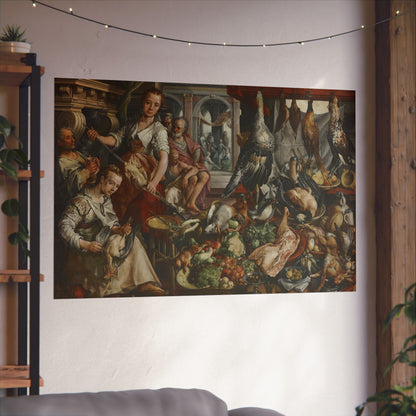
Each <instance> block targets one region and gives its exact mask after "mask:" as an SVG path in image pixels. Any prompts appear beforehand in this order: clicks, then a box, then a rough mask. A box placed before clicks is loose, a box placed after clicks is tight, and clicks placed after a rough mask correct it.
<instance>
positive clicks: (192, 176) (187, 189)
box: [165, 147, 199, 210]
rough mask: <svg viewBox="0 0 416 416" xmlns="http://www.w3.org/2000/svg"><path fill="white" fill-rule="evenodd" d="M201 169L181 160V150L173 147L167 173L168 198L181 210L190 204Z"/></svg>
mask: <svg viewBox="0 0 416 416" xmlns="http://www.w3.org/2000/svg"><path fill="white" fill-rule="evenodd" d="M198 172H199V169H198V168H197V167H196V166H191V165H188V164H187V163H185V162H182V161H181V160H179V152H178V151H177V150H176V149H174V148H172V147H171V149H170V153H169V165H168V169H167V170H166V174H165V187H166V200H167V201H168V202H169V203H171V204H173V205H175V206H176V207H177V208H178V209H179V210H183V208H184V207H186V206H188V203H189V200H190V197H191V195H192V191H193V189H194V187H195V184H196V183H197V182H198V177H197V176H196V175H197V173H198Z"/></svg>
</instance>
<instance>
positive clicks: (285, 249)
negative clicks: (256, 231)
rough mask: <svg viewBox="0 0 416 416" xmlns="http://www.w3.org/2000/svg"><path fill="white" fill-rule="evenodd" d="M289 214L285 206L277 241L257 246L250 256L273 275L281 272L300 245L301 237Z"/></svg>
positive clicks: (263, 269)
mask: <svg viewBox="0 0 416 416" xmlns="http://www.w3.org/2000/svg"><path fill="white" fill-rule="evenodd" d="M288 216H289V210H288V209H287V208H285V210H284V213H283V217H282V220H281V222H280V225H279V227H278V229H277V233H276V241H275V242H274V243H267V244H265V245H263V246H261V247H258V248H256V249H255V250H254V251H253V252H252V253H251V254H250V256H249V259H250V260H253V261H255V262H256V264H257V265H258V266H259V267H260V268H261V269H262V271H263V272H264V273H266V274H267V275H268V276H271V277H275V276H277V275H278V274H279V273H280V271H281V270H282V269H283V267H285V264H286V262H287V261H288V259H289V258H290V256H291V255H292V254H293V253H294V252H295V251H296V249H297V247H298V245H299V237H298V236H297V235H296V234H295V233H294V232H293V231H292V230H291V229H290V227H289V225H288V223H287V218H288Z"/></svg>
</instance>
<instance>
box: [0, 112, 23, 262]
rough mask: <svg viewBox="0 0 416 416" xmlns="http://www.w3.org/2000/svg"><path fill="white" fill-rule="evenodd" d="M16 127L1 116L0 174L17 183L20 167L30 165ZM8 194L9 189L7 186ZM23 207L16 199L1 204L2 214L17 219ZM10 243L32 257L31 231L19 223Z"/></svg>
mask: <svg viewBox="0 0 416 416" xmlns="http://www.w3.org/2000/svg"><path fill="white" fill-rule="evenodd" d="M13 131H14V126H12V125H11V124H10V122H9V120H8V119H7V118H6V117H4V116H2V115H0V172H2V173H3V175H2V176H3V178H4V181H5V182H6V177H9V178H11V179H13V180H15V181H17V180H18V167H19V168H27V165H28V163H29V161H28V159H27V156H26V153H25V152H24V151H23V150H22V148H21V144H20V141H19V139H18V138H17V137H16V136H15V135H14V134H13ZM11 137H14V138H15V140H17V142H18V145H19V147H18V148H14V147H12V146H11V145H10V142H9V139H10V138H11ZM5 189H6V192H7V193H8V189H7V187H6V186H5ZM21 209H22V207H21V205H20V203H19V201H18V200H17V199H16V198H8V199H6V200H5V201H3V203H2V204H1V210H2V212H3V213H4V214H5V215H7V216H8V217H17V216H18V215H19V213H20V211H21ZM8 240H9V243H10V244H12V245H18V244H19V245H20V246H21V248H22V249H23V251H24V252H25V253H26V254H27V255H30V253H29V251H28V250H27V246H26V243H27V242H28V241H29V231H28V230H27V228H26V227H25V225H24V224H22V223H19V229H18V231H16V232H13V233H11V234H9V236H8Z"/></svg>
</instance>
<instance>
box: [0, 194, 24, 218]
mask: <svg viewBox="0 0 416 416" xmlns="http://www.w3.org/2000/svg"><path fill="white" fill-rule="evenodd" d="M21 209H22V207H21V205H20V203H19V201H18V200H17V199H15V198H11V199H7V200H6V201H4V202H3V203H2V204H1V210H2V211H3V213H4V214H5V215H7V216H8V217H17V216H18V215H19V212H20V211H21Z"/></svg>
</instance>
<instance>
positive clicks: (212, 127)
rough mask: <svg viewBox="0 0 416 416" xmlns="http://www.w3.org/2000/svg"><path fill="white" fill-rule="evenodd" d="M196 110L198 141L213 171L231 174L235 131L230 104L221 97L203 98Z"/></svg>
mask: <svg viewBox="0 0 416 416" xmlns="http://www.w3.org/2000/svg"><path fill="white" fill-rule="evenodd" d="M199 104H200V105H199V106H198V108H196V110H197V114H194V117H196V118H197V120H198V122H197V126H196V127H197V128H196V131H197V136H196V138H197V140H198V142H199V143H200V144H201V146H202V147H203V149H204V152H205V163H206V165H207V167H208V168H209V169H210V170H211V171H224V172H231V171H232V167H233V160H232V159H233V146H234V144H233V139H232V138H233V131H232V112H231V107H230V104H229V103H228V102H227V101H226V100H224V99H221V98H220V97H215V96H210V97H205V98H203V99H202V100H201V101H200V103H199Z"/></svg>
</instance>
